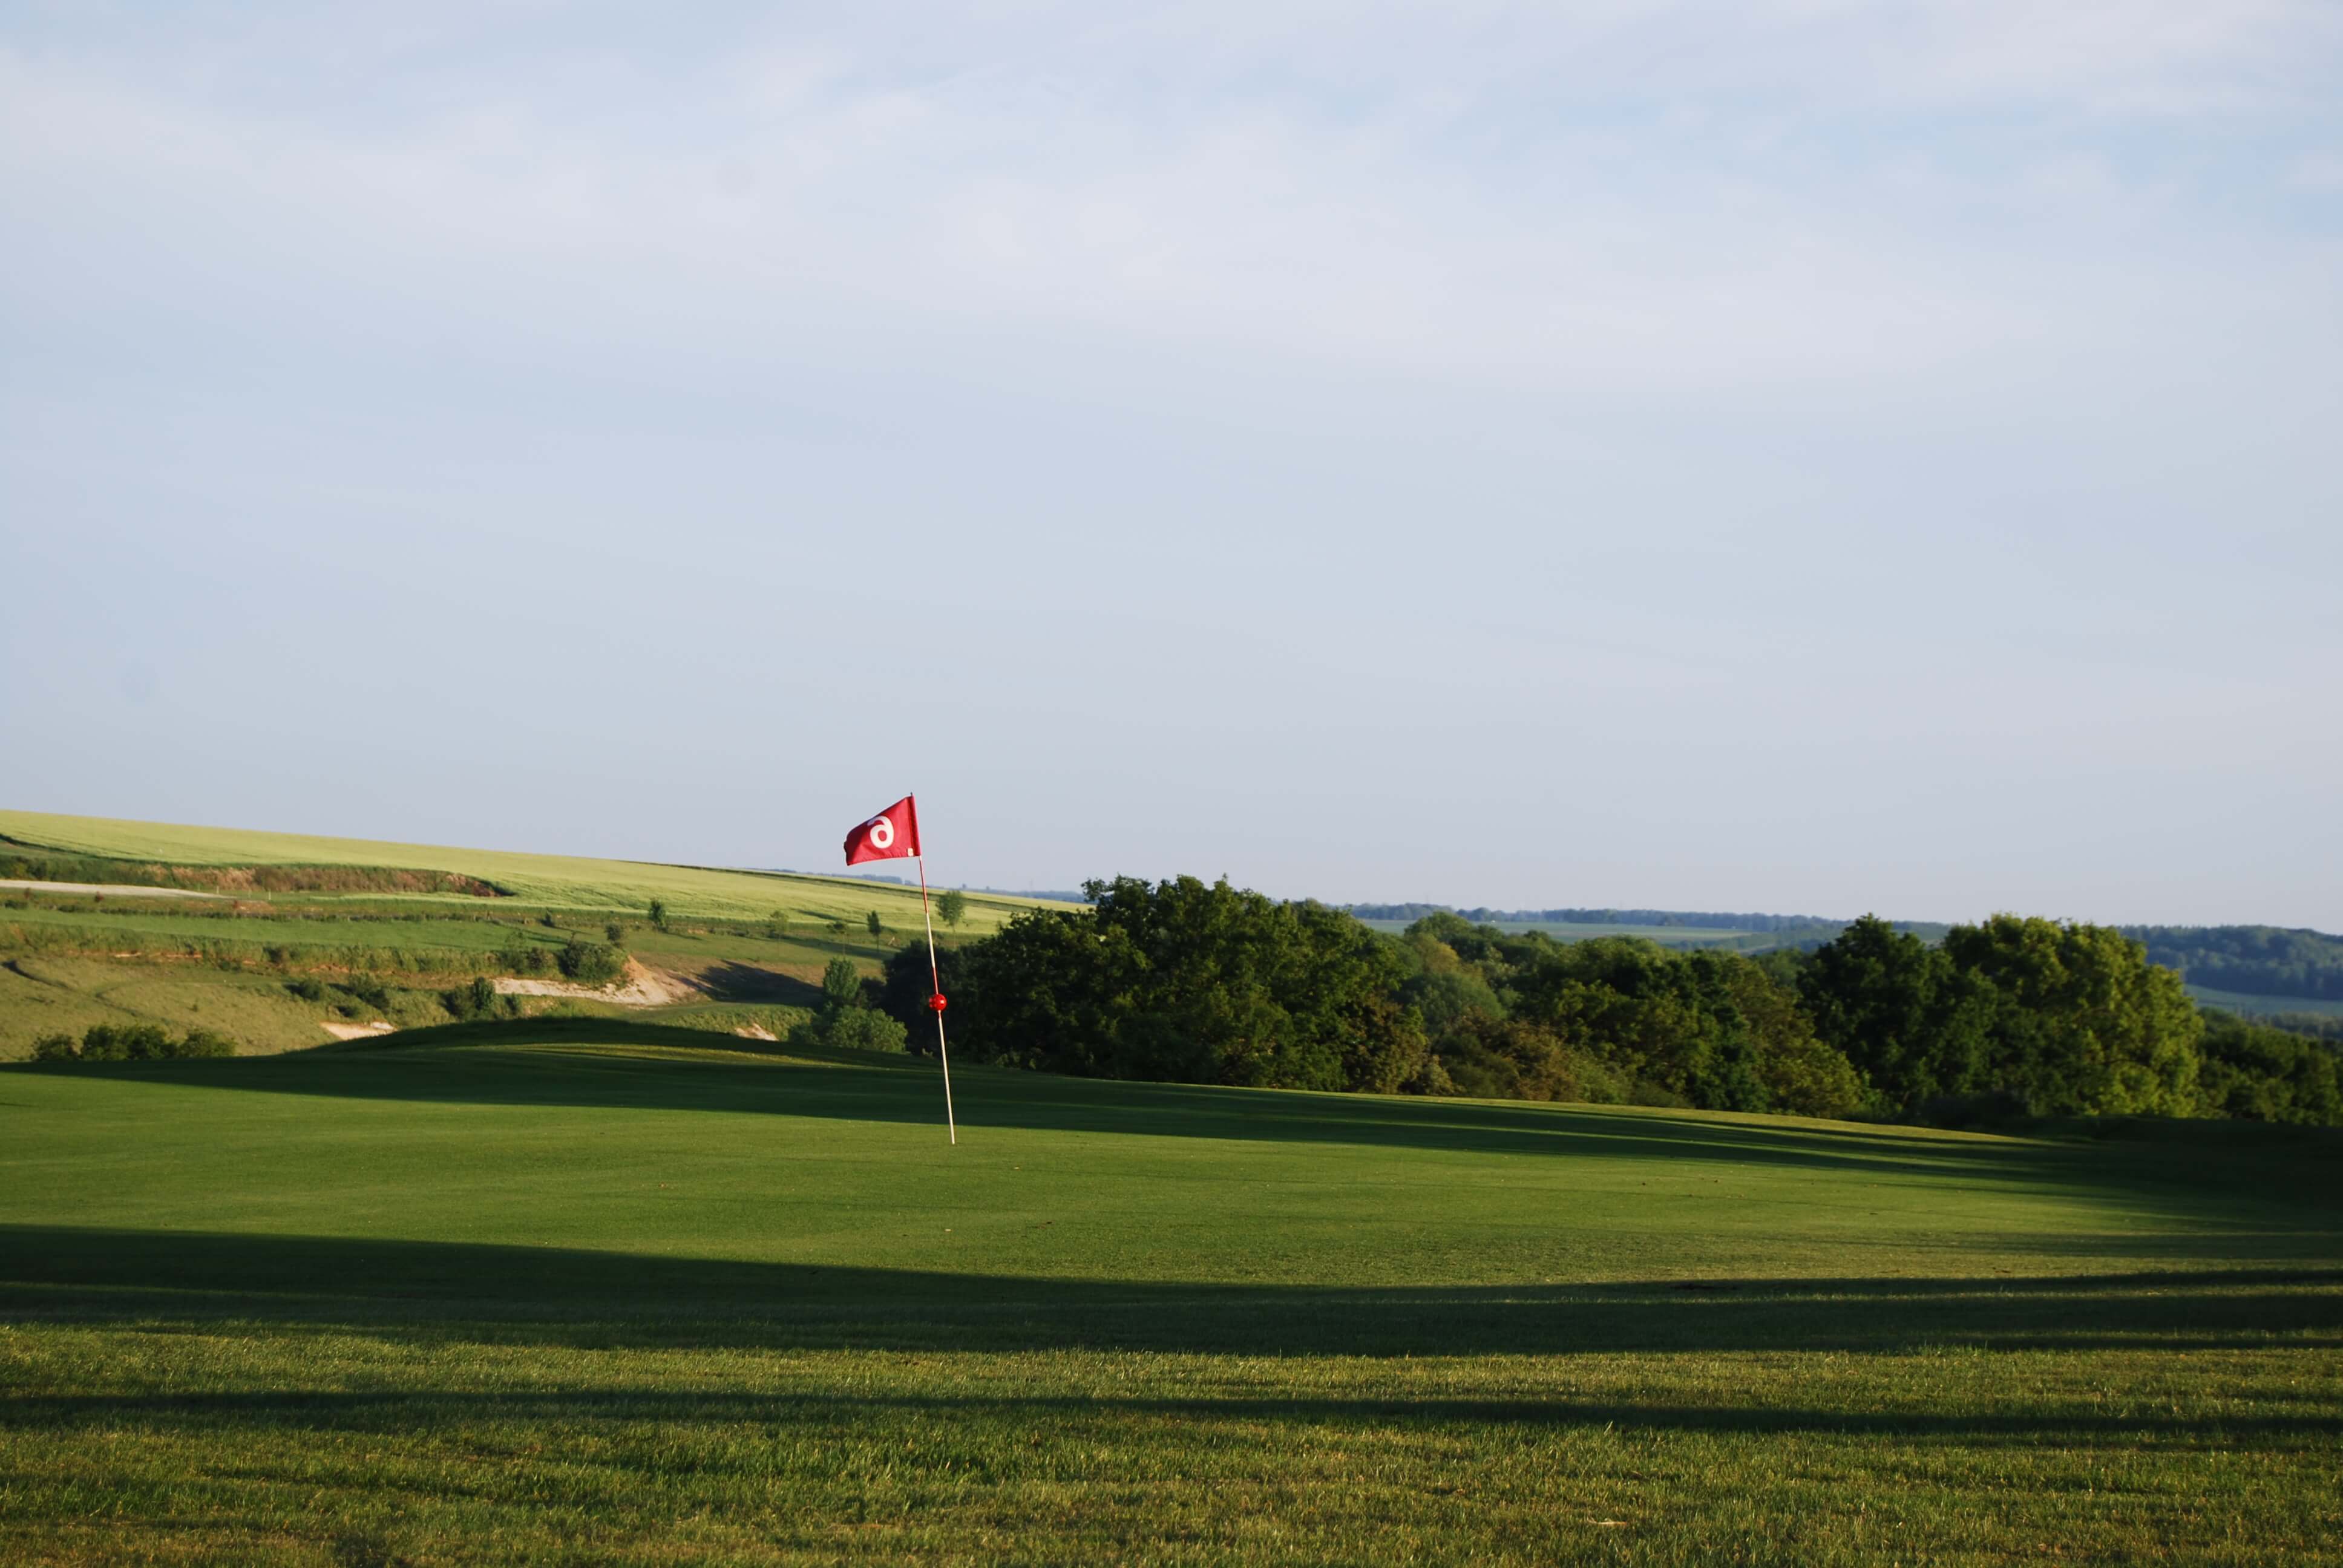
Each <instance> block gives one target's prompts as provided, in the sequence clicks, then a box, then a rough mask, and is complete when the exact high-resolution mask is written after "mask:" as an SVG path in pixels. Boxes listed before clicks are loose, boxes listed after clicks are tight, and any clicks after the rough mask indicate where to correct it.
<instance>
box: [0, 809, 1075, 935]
mask: <svg viewBox="0 0 2343 1568" xmlns="http://www.w3.org/2000/svg"><path fill="white" fill-rule="evenodd" d="M841 831H842V830H841ZM0 835H5V836H6V837H8V838H10V839H15V840H17V841H18V842H20V843H24V844H27V845H33V846H36V847H39V848H44V849H58V850H64V851H67V852H70V853H74V854H80V855H99V856H107V857H113V858H117V859H133V860H150V861H156V862H160V863H164V864H171V865H191V866H231V865H234V866H241V865H268V864H274V865H327V866H332V865H341V866H400V867H410V868H413V869H418V870H433V871H455V872H460V873H462V874H463V875H465V876H469V877H477V878H478V879H481V880H482V881H486V882H491V883H494V884H496V885H497V886H498V887H499V888H502V889H504V890H507V891H508V892H509V893H510V894H511V895H512V896H513V898H514V899H516V900H519V901H522V902H526V903H530V904H538V905H544V906H547V907H550V908H557V909H568V910H623V911H629V912H634V913H640V912H641V911H642V910H644V909H645V908H646V907H647V906H648V905H649V902H650V900H652V899H654V898H657V899H660V900H665V901H666V903H667V904H668V906H669V909H670V910H673V912H675V913H676V914H678V915H685V916H716V917H725V918H731V919H741V920H749V919H756V918H759V917H761V916H763V915H765V914H768V913H769V912H770V911H771V910H776V909H780V910H789V912H791V913H792V914H794V915H797V916H799V917H801V918H806V919H820V920H830V919H840V920H855V921H859V920H861V919H862V918H863V916H864V915H865V914H866V913H867V912H868V911H870V910H874V909H875V910H879V911H880V914H881V916H882V918H884V919H886V920H888V921H889V922H890V923H891V924H898V925H900V924H903V923H906V922H912V923H916V922H917V921H918V920H919V918H920V915H919V910H920V894H919V890H918V889H917V888H910V889H905V888H900V887H894V886H890V885H889V884H887V883H883V882H870V881H865V880H860V879H850V878H845V877H835V878H832V877H813V876H803V875H795V874H784V873H779V872H773V873H767V872H753V871H727V870H707V869H697V868H693V867H688V866H662V865H649V864H638V863H636V862H633V861H628V860H599V859H580V858H577V857H573V856H566V855H528V854H517V853H513V852H510V851H508V850H501V849H447V848H443V847H439V846H435V845H423V844H395V843H386V842H378V841H376V840H373V839H323V838H313V837H307V836H305V835H300V834H293V833H264V832H253V831H248V830H246V829H233V828H190V827H176V826H171V825H167V824H164V823H156V822H126V821H116V820H113V819H106V818H101V817H60V816H51V815H48V814H45V813H42V812H35V811H0ZM310 896H311V897H316V896H317V895H310ZM430 897H433V898H435V899H437V900H439V901H445V902H455V903H463V902H468V901H474V902H476V901H478V900H465V899H464V898H463V897H462V896H461V895H456V894H438V895H430ZM1031 907H1032V905H1031V901H1030V900H1017V899H1011V898H1006V897H1003V896H1001V895H998V894H974V893H971V894H970V895H969V898H968V917H967V922H966V925H967V929H968V930H972V931H977V930H991V929H992V928H994V927H997V926H999V925H1000V924H1001V923H1002V922H1003V921H1005V920H1008V919H1009V918H1010V917H1011V915H1013V914H1015V913H1016V912H1017V911H1018V910H1021V909H1027V908H1031Z"/></svg>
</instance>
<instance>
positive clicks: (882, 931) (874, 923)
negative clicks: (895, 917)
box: [863, 910, 887, 937]
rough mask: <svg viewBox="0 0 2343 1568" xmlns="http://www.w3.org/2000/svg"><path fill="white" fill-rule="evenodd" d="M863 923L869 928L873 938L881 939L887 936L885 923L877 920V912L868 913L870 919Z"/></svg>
mask: <svg viewBox="0 0 2343 1568" xmlns="http://www.w3.org/2000/svg"><path fill="white" fill-rule="evenodd" d="M863 923H864V924H865V925H867V926H869V927H870V934H871V935H872V936H874V937H883V936H885V935H886V934H887V922H886V921H884V920H880V918H879V911H878V910H871V911H870V917H869V918H868V919H867V920H864V922H863Z"/></svg>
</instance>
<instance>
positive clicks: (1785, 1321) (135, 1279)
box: [0, 1225, 2343, 1356]
mask: <svg viewBox="0 0 2343 1568" xmlns="http://www.w3.org/2000/svg"><path fill="white" fill-rule="evenodd" d="M0 1313H5V1316H6V1317H8V1318H10V1319H12V1320H15V1321H18V1322H28V1321H48V1322H73V1323H81V1324H101V1323H125V1322H145V1321H154V1320H165V1321H176V1320H183V1319H203V1320H222V1319H227V1320H235V1321H238V1322H280V1323H300V1324H309V1325H334V1326H346V1327H353V1328H363V1329H367V1330H370V1331H376V1332H397V1330H399V1329H401V1328H402V1327H403V1328H406V1329H409V1330H413V1331H417V1332H431V1333H437V1332H442V1331H443V1330H444V1326H445V1325H447V1324H450V1323H466V1324H472V1325H496V1328H495V1331H494V1337H496V1338H498V1339H499V1340H509V1339H523V1340H526V1339H532V1338H538V1337H542V1338H544V1339H546V1340H547V1341H548V1342H562V1343H596V1344H617V1343H625V1344H689V1345H703V1346H704V1345H747V1346H772V1347H779V1346H787V1347H795V1348H807V1349H844V1348H860V1349H889V1350H954V1351H968V1350H993V1351H1030V1350H1062V1349H1069V1348H1077V1347H1079V1348H1090V1349H1100V1350H1116V1351H1152V1352H1198V1353H1226V1354H1247V1355H1364V1356H1395V1355H1424V1354H1435V1353H1436V1354H1458V1355H1462V1354H1493V1353H1523V1354H1553V1353H1566V1352H1615V1351H1644V1352H1724V1351H1816V1350H1828V1351H1846V1352H1907V1351H1911V1350H1914V1349H1916V1348H1921V1347H1929V1348H1944V1349H1952V1348H1959V1347H1976V1348H1990V1349H1995V1350H2013V1349H2045V1350H2063V1351H2074V1350H2085V1349H2105V1348H2120V1347H2134V1348H2139V1349H2155V1350H2163V1351H2170V1350H2177V1349H2220V1348H2237V1347H2247V1346H2255V1345H2266V1344H2270V1343H2284V1344H2288V1345H2291V1346H2295V1347H2298V1348H2299V1347H2318V1348H2325V1349H2343V1268H2309V1269H2255V1270H2230V1271H2198V1272H2187V1273H2180V1272H2174V1273H2128V1274H2100V1275H2087V1274H2086V1275H2063V1276H2054V1277H2036V1278H2025V1279H1996V1280H1976V1279H1966V1280H1961V1279H1924V1280H1883V1279H1793V1280H1748V1281H1739V1282H1735V1281H1702V1282H1696V1283H1691V1284H1687V1283H1686V1282H1652V1283H1637V1284H1611V1285H1571V1286H1541V1285H1528V1286H1470V1287H1404V1288H1373V1289H1367V1288H1340V1289H1329V1288H1322V1287H1300V1286H1277V1285H1250V1286H1234V1285H1214V1286H1197V1285H1166V1284H1152V1283H1145V1282H1110V1281H1094V1280H1049V1279H1032V1278H1018V1277H998V1276H989V1275H976V1274H956V1273H940V1272H921V1271H910V1270H887V1269H855V1268H817V1267H809V1266H805V1265H799V1264H781V1263H760V1262H741V1261H724V1260H712V1259H685V1258H660V1257H648V1256H640V1255H636V1254H626V1253H613V1252H598V1251H585V1250H578V1249H564V1248H550V1247H513V1246H500V1245H485V1244H477V1243H463V1242H437V1241H354V1240H344V1239H338V1238H327V1237H306V1236H257V1235H241V1234H213V1233H199V1232H181V1231H108V1230H95V1229H87V1228H80V1227H70V1226H39V1225H12V1226H0Z"/></svg>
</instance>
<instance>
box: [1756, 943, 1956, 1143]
mask: <svg viewBox="0 0 2343 1568" xmlns="http://www.w3.org/2000/svg"><path fill="white" fill-rule="evenodd" d="M1797 983H1798V991H1799V995H1800V997H1801V998H1802V1000H1804V1001H1805V1008H1806V1012H1807V1014H1808V1016H1810V1017H1811V1018H1812V1019H1813V1020H1814V1022H1815V1033H1817V1034H1818V1035H1820V1036H1821V1037H1822V1038H1823V1039H1824V1040H1827V1041H1829V1042H1830V1043H1831V1044H1832V1045H1834V1046H1835V1047H1836V1048H1837V1049H1838V1050H1839V1051H1840V1052H1841V1053H1842V1054H1844V1055H1845V1057H1846V1059H1847V1060H1849V1061H1851V1062H1853V1063H1854V1064H1855V1070H1857V1071H1858V1072H1860V1073H1862V1074H1863V1075H1864V1078H1865V1080H1866V1081H1868V1082H1869V1084H1870V1086H1871V1091H1872V1093H1873V1095H1874V1097H1875V1102H1876V1104H1877V1105H1878V1107H1879V1109H1881V1110H1883V1111H1891V1112H1893V1111H1902V1112H1908V1111H1914V1110H1916V1109H1917V1108H1918V1107H1919V1106H1920V1105H1921V1104H1922V1103H1923V1102H1924V1101H1928V1100H1930V1099H1933V1098H1935V1097H1936V1096H1938V1095H1953V1094H1967V1093H1971V1092H1974V1091H1977V1090H1980V1089H1984V1088H1986V1087H1988V1086H1987V1085H1986V1082H1985V1081H1984V1074H1985V1065H1986V1041H1987V1040H1988V1037H1989V1035H1990V1032H1991V1030H1992V1026H1993V1020H1994V998H1993V995H1992V990H1991V987H1990V985H1989V984H1988V983H1987V982H1986V980H1984V979H1983V978H1982V977H1981V976H1979V975H1977V974H1976V973H1974V972H1972V971H1968V970H1961V969H1959V968H1957V967H1956V966H1955V964H1954V963H1953V960H1951V958H1949V957H1948V956H1947V955H1946V953H1945V951H1944V950H1942V949H1941V948H1934V947H1931V946H1929V945H1928V944H1927V943H1926V942H1924V941H1922V940H1920V939H1919V938H1917V937H1916V936H1911V935H1908V934H1906V933H1904V932H1900V931H1898V930H1896V928H1895V927H1893V926H1891V925H1889V924H1888V923H1887V922H1886V921H1885V920H1881V919H1880V918H1879V917H1877V916H1876V915H1865V916H1864V917H1863V918H1862V919H1861V920H1855V922H1853V923H1852V924H1850V925H1849V926H1848V927H1847V928H1846V929H1845V930H1844V931H1841V932H1840V933H1839V935H1838V936H1837V937H1836V938H1835V940H1831V941H1828V942H1825V943H1824V944H1823V945H1822V946H1821V947H1819V948H1817V949H1815V953H1814V957H1813V959H1812V960H1810V961H1809V962H1807V963H1806V964H1805V965H1804V966H1803V967H1802V968H1800V970H1798V971H1797Z"/></svg>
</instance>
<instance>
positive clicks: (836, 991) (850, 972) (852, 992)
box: [821, 959, 862, 1012]
mask: <svg viewBox="0 0 2343 1568" xmlns="http://www.w3.org/2000/svg"><path fill="white" fill-rule="evenodd" d="M861 1000H862V976H861V975H860V974H859V973H858V972H856V970H855V968H854V960H852V959H832V960H830V965H829V967H828V968H827V969H824V970H822V971H821V1010H822V1011H824V1012H837V1011H839V1010H841V1009H844V1008H850V1007H855V1006H859V1005H860V1003H861Z"/></svg>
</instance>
